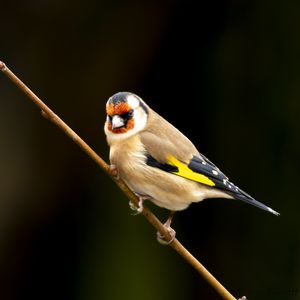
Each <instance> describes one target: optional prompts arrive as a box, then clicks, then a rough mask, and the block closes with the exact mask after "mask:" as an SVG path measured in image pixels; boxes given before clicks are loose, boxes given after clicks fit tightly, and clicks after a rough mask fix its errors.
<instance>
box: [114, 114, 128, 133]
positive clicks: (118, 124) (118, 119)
mask: <svg viewBox="0 0 300 300" xmlns="http://www.w3.org/2000/svg"><path fill="white" fill-rule="evenodd" d="M111 124H112V130H114V129H116V128H120V127H123V126H124V125H125V122H124V120H123V119H122V118H121V117H120V116H118V115H114V116H113V117H112V120H111Z"/></svg>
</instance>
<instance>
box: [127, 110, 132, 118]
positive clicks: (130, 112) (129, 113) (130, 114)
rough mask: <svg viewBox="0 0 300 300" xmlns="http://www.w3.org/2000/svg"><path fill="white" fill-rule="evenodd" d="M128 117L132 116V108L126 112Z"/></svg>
mask: <svg viewBox="0 0 300 300" xmlns="http://www.w3.org/2000/svg"><path fill="white" fill-rule="evenodd" d="M127 116H128V118H132V116H133V109H131V110H130V111H129V112H128V113H127Z"/></svg>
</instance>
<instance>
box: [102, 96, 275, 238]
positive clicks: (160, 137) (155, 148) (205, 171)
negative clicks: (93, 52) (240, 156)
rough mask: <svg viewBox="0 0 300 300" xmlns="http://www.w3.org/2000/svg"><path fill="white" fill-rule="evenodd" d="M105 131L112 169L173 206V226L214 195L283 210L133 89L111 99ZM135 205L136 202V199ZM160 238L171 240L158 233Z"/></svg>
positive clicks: (137, 189) (148, 196)
mask: <svg viewBox="0 0 300 300" xmlns="http://www.w3.org/2000/svg"><path fill="white" fill-rule="evenodd" d="M106 114H107V116H106V121H105V125H104V132H105V134H106V139H107V143H108V145H109V147H110V151H109V159H110V166H111V171H112V173H113V174H117V176H118V177H119V178H121V179H122V180H123V181H124V182H125V183H126V184H127V185H128V187H129V188H130V189H131V190H132V191H133V192H134V193H135V194H136V195H137V196H138V198H139V203H138V207H135V209H136V212H137V213H141V212H142V211H143V202H144V200H150V201H152V202H153V203H154V204H155V205H157V206H159V207H162V208H165V209H167V210H169V211H170V214H169V217H168V219H167V221H166V222H165V223H164V226H165V227H166V229H167V230H168V232H169V233H170V234H171V236H172V239H171V240H170V241H169V242H171V241H172V240H173V239H174V237H175V234H176V232H175V230H174V229H173V228H172V227H171V222H172V218H173V216H174V213H175V212H176V211H181V210H184V209H186V208H188V207H189V206H190V204H191V203H194V202H200V201H202V200H204V199H208V198H225V199H236V200H241V201H243V202H246V203H248V204H251V205H254V206H256V207H258V208H260V209H262V210H265V211H267V212H269V213H272V214H274V215H277V216H278V215H279V213H278V212H276V211H275V210H273V209H272V208H270V207H268V206H266V205H265V204H263V203H261V202H259V201H257V200H256V199H254V198H253V197H252V196H250V195H249V194H247V193H246V192H244V191H243V190H242V189H240V188H239V187H237V186H236V185H235V184H233V183H232V182H230V181H229V179H228V177H227V176H226V175H225V174H224V173H223V172H222V171H221V170H220V169H219V168H218V167H217V166H216V165H215V164H214V163H212V162H211V161H210V160H209V159H208V158H207V157H206V156H204V155H203V154H201V153H200V152H199V151H198V150H197V148H196V147H195V146H194V144H193V143H192V142H191V141H190V140H189V139H188V138H187V137H186V136H185V135H184V134H183V133H181V132H180V131H179V130H178V129H177V128H176V127H174V126H173V125H172V124H171V123H169V122H168V121H167V120H166V119H164V118H163V117H162V116H160V115H159V114H158V113H157V112H155V111H154V110H153V109H151V108H150V106H149V105H148V104H146V102H145V101H144V100H142V99H141V98H140V97H139V96H137V95H136V94H134V93H131V92H118V93H116V94H114V95H112V96H111V97H110V98H109V99H108V101H107V102H106ZM130 206H131V208H133V205H132V204H131V205H130ZM157 238H158V241H159V242H161V243H167V241H165V240H164V238H163V237H162V236H161V235H160V234H159V233H158V236H157Z"/></svg>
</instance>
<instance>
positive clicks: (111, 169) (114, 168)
mask: <svg viewBox="0 0 300 300" xmlns="http://www.w3.org/2000/svg"><path fill="white" fill-rule="evenodd" d="M109 173H110V175H111V176H112V177H114V178H115V179H116V180H119V179H120V176H119V172H118V168H117V166H116V165H113V164H111V165H109Z"/></svg>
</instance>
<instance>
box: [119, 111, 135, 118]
mask: <svg viewBox="0 0 300 300" xmlns="http://www.w3.org/2000/svg"><path fill="white" fill-rule="evenodd" d="M120 117H121V118H122V119H124V120H129V119H131V118H132V117H133V109H131V110H130V111H128V112H127V113H125V114H122V115H121V116H120Z"/></svg>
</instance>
